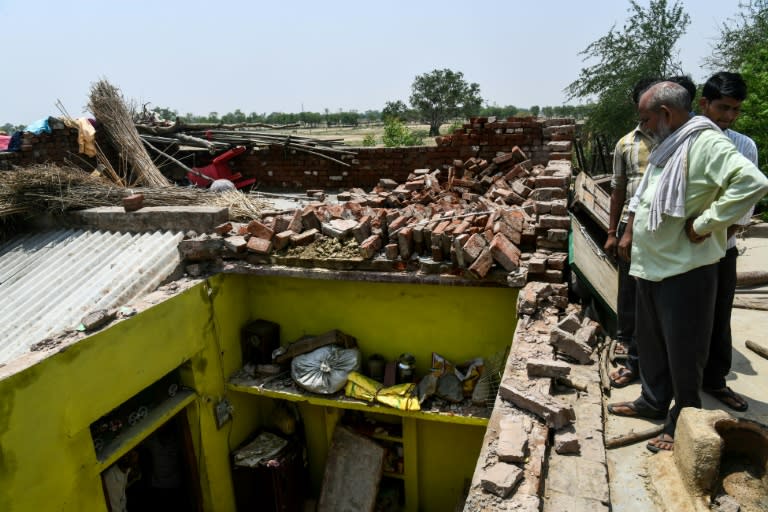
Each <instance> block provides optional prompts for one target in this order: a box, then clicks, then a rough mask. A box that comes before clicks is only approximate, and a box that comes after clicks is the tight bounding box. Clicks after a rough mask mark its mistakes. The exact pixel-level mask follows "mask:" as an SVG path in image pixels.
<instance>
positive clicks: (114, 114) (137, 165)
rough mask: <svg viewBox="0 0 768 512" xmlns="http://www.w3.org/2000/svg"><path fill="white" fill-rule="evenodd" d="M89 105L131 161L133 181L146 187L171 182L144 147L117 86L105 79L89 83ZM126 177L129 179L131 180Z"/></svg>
mask: <svg viewBox="0 0 768 512" xmlns="http://www.w3.org/2000/svg"><path fill="white" fill-rule="evenodd" d="M88 107H89V108H90V110H91V112H93V115H94V116H95V117H96V119H97V120H98V121H99V122H100V123H101V124H102V125H103V126H104V128H105V129H106V132H107V135H108V136H109V139H110V141H111V142H112V145H113V146H114V147H115V149H117V151H118V152H119V153H120V155H121V157H122V158H124V159H126V160H127V161H128V163H130V165H131V167H132V169H133V172H134V173H135V175H136V180H135V184H137V185H143V186H148V187H168V186H170V185H171V183H170V182H169V181H168V179H166V177H165V176H163V173H162V172H160V170H159V169H158V168H157V166H155V164H154V162H153V161H152V158H151V157H150V156H149V154H148V153H147V150H146V149H145V148H144V145H143V144H142V142H141V139H140V138H139V133H138V132H137V131H136V127H135V125H134V124H133V116H132V115H131V113H130V111H129V109H128V108H127V107H126V105H125V103H124V102H123V97H122V94H121V93H120V90H119V89H118V88H117V87H115V86H113V85H112V84H110V83H109V82H107V81H106V80H99V81H98V82H96V83H95V84H92V85H91V96H90V102H89V105H88ZM125 181H126V182H127V183H131V181H130V180H125Z"/></svg>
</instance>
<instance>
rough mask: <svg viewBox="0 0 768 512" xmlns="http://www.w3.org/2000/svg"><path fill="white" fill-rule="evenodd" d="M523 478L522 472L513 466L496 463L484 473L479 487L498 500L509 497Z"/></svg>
mask: <svg viewBox="0 0 768 512" xmlns="http://www.w3.org/2000/svg"><path fill="white" fill-rule="evenodd" d="M522 478H523V470H522V469H520V468H519V467H517V466H515V465H514V464H507V463H505V462H497V463H496V464H494V465H493V466H491V467H490V468H488V469H487V470H486V471H485V475H484V476H483V478H482V480H481V481H480V485H481V486H482V487H483V489H484V490H485V491H487V492H490V493H492V494H495V495H496V496H499V497H500V498H506V497H507V496H509V495H510V494H511V493H512V492H513V491H514V490H515V488H516V487H517V484H519V483H520V480H522Z"/></svg>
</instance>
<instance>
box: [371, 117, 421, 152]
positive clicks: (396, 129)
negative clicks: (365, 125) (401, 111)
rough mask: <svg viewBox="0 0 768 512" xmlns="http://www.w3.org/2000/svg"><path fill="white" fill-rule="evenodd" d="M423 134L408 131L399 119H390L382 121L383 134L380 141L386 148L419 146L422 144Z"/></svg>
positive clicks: (417, 131)
mask: <svg viewBox="0 0 768 512" xmlns="http://www.w3.org/2000/svg"><path fill="white" fill-rule="evenodd" d="M424 136H425V133H424V132H423V131H419V130H410V129H409V128H408V127H407V126H405V125H404V124H403V122H402V121H400V120H399V119H396V118H393V117H390V118H388V119H387V120H386V121H384V134H383V135H382V136H381V141H382V142H383V143H384V145H385V146H386V147H388V148H391V147H395V146H420V145H421V144H422V143H423V142H424Z"/></svg>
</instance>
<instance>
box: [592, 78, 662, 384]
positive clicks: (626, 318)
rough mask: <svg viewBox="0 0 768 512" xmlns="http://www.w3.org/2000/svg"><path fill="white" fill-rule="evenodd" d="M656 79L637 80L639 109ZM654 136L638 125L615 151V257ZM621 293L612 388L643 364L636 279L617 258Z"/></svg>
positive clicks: (611, 240)
mask: <svg viewBox="0 0 768 512" xmlns="http://www.w3.org/2000/svg"><path fill="white" fill-rule="evenodd" d="M657 81H658V80H656V79H653V78H646V79H643V80H640V81H638V82H637V83H636V84H635V86H634V87H633V89H632V102H633V103H634V104H635V107H637V103H638V101H639V99H640V93H642V92H643V91H644V90H645V89H646V88H648V86H650V85H651V84H653V83H655V82H657ZM653 145H654V142H653V137H651V136H650V135H649V134H647V133H646V132H645V131H643V129H642V128H641V127H640V126H639V125H638V126H636V127H635V128H634V129H633V130H632V131H631V132H629V133H628V134H626V135H625V136H623V137H622V138H621V139H619V142H617V143H616V147H615V148H614V150H613V176H612V177H611V188H612V189H613V190H612V192H611V206H610V212H609V220H608V236H607V238H606V241H605V245H604V247H603V249H604V250H605V252H606V253H607V254H609V255H611V256H613V257H614V258H615V257H616V256H617V253H616V249H617V247H618V244H619V239H620V238H621V236H622V235H623V234H624V229H625V228H626V225H627V218H628V216H629V211H628V210H627V206H628V204H629V200H630V199H631V198H632V196H633V195H634V194H635V190H637V186H638V185H639V184H640V180H641V179H642V177H643V172H645V167H646V166H647V165H648V155H649V154H650V152H651V149H652V148H653ZM617 263H618V267H619V290H618V295H617V297H616V317H617V318H616V340H617V341H618V342H619V344H620V347H621V348H622V351H623V352H625V353H626V355H627V360H626V362H625V365H624V366H620V367H619V368H618V369H616V370H615V371H613V372H611V374H610V379H611V386H613V387H615V388H623V387H624V386H627V385H629V384H631V383H632V382H634V381H635V380H637V378H638V377H639V375H640V362H639V359H638V357H637V344H636V343H635V278H634V277H630V275H629V261H627V260H624V259H621V258H618V259H617Z"/></svg>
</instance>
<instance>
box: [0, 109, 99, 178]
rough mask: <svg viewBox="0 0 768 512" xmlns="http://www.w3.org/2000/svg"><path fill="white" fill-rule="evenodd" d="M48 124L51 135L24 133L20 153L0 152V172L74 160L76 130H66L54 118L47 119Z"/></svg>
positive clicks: (76, 145)
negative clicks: (16, 167)
mask: <svg viewBox="0 0 768 512" xmlns="http://www.w3.org/2000/svg"><path fill="white" fill-rule="evenodd" d="M48 122H49V126H50V127H51V133H41V134H39V135H35V134H33V133H30V132H24V133H23V134H22V138H21V150H20V151H7V152H6V151H4V152H0V170H10V169H12V168H13V167H15V166H18V167H25V166H28V165H33V164H43V163H57V164H61V163H64V161H65V160H76V158H74V157H73V155H77V154H78V147H79V146H78V143H77V133H78V132H77V128H67V127H66V126H65V125H64V123H62V122H61V121H59V120H58V119H55V118H49V120H48ZM81 156H84V155H81Z"/></svg>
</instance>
